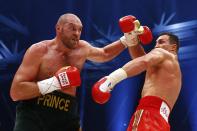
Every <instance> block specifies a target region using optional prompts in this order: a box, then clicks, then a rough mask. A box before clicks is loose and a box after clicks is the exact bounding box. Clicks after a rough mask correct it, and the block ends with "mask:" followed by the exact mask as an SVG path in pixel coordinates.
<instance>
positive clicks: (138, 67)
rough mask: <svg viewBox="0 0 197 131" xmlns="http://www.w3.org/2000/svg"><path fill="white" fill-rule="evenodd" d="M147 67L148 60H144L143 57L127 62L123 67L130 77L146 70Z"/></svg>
mask: <svg viewBox="0 0 197 131" xmlns="http://www.w3.org/2000/svg"><path fill="white" fill-rule="evenodd" d="M146 68H147V62H146V61H144V59H143V57H140V58H138V59H134V60H132V61H130V62H128V63H126V64H125V65H124V66H123V67H122V69H123V70H124V71H125V72H126V74H127V76H128V77H133V76H135V75H138V74H140V73H142V72H143V71H145V70H146Z"/></svg>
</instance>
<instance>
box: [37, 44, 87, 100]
mask: <svg viewBox="0 0 197 131" xmlns="http://www.w3.org/2000/svg"><path fill="white" fill-rule="evenodd" d="M45 44H46V45H47V46H46V52H45V54H44V55H43V57H42V58H41V59H42V60H41V64H40V68H39V72H38V75H37V80H38V81H39V80H43V79H46V78H49V77H52V76H53V75H54V74H55V73H56V71H58V70H59V69H60V68H61V67H64V66H75V67H77V68H78V69H79V70H81V69H82V67H83V65H84V62H85V60H86V54H85V49H84V48H83V47H79V48H77V49H73V50H72V51H69V52H68V53H62V52H58V51H57V50H55V49H53V47H51V46H49V44H50V43H45ZM64 92H66V93H68V94H70V95H72V96H75V92H76V88H75V87H73V88H68V89H67V91H65V90H64Z"/></svg>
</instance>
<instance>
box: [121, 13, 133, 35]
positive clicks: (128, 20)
mask: <svg viewBox="0 0 197 131" xmlns="http://www.w3.org/2000/svg"><path fill="white" fill-rule="evenodd" d="M135 20H136V18H135V16H132V15H128V16H124V17H122V18H120V20H119V25H120V29H121V30H122V32H123V33H129V32H131V31H133V30H134V28H135V25H134V23H133V22H134V21H135Z"/></svg>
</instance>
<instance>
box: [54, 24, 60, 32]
mask: <svg viewBox="0 0 197 131" xmlns="http://www.w3.org/2000/svg"><path fill="white" fill-rule="evenodd" d="M60 28H61V27H60V25H58V24H56V26H55V29H56V31H57V32H59V31H60Z"/></svg>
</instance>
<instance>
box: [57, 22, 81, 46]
mask: <svg viewBox="0 0 197 131" xmlns="http://www.w3.org/2000/svg"><path fill="white" fill-rule="evenodd" d="M59 30H60V33H59V36H60V39H61V41H62V43H63V44H64V45H65V46H66V47H67V48H69V49H75V48H76V47H77V46H78V43H79V40H80V36H81V31H82V24H81V22H80V21H78V20H73V21H72V20H71V21H69V22H65V23H64V24H63V25H61V26H60V29H59Z"/></svg>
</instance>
